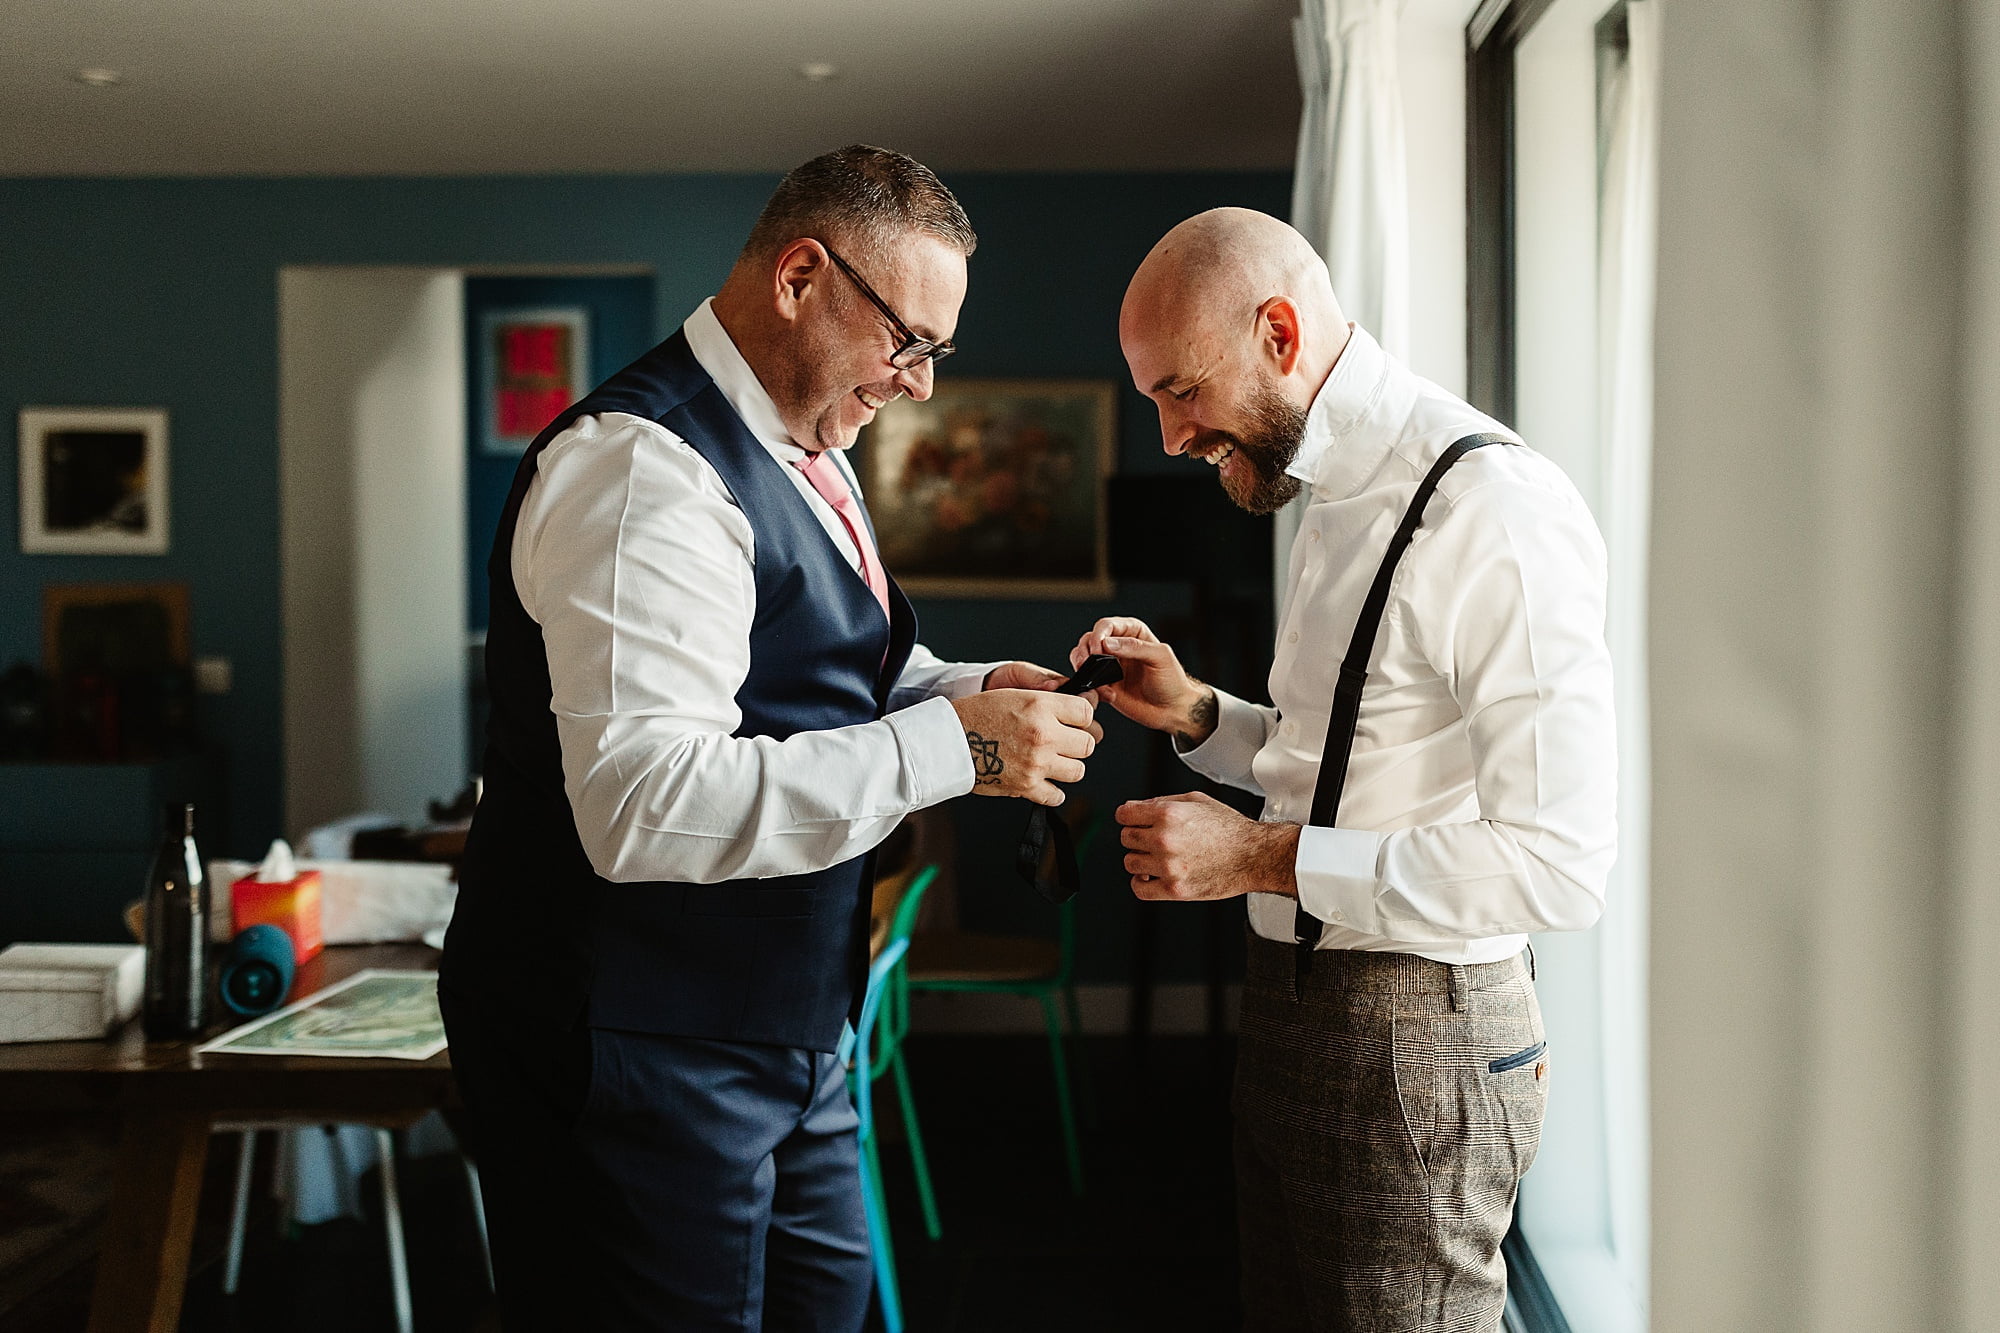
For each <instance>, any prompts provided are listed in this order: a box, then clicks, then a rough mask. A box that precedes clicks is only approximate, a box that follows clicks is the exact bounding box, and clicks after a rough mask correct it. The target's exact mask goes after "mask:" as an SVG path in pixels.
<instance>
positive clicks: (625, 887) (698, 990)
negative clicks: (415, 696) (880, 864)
mask: <svg viewBox="0 0 2000 1333" xmlns="http://www.w3.org/2000/svg"><path fill="white" fill-rule="evenodd" d="M604 412H625V413H630V414H632V415H634V416H640V417H645V418H647V419H649V420H653V421H657V422H659V423H660V424H661V425H662V426H665V427H666V428H667V429H668V430H671V431H672V432H674V434H676V435H678V436H679V437H680V438H681V439H683V440H685V441H687V442H688V444H689V445H690V446H692V447H693V448H694V449H695V450H696V451H697V452H698V453H700V454H701V456H702V457H703V458H704V459H705V460H707V462H708V463H709V464H710V465H711V466H712V467H714V469H715V470H716V472H717V474H718V475H720V476H721V478H722V480H723V483H724V484H725V485H727V486H728V488H729V492H730V494H731V495H732V496H734V497H735V499H736V503H737V504H738V505H739V506H740V507H741V508H742V510H743V513H744V516H745V517H746V518H748V519H749V521H750V527H751V531H752V533H753V535H754V539H755V543H756V546H755V553H756V556H755V558H756V588H757V609H756V615H755V619H754V621H753V622H752V625H751V629H750V670H749V674H748V676H747V677H746V678H745V679H744V681H743V685H742V688H741V689H739V690H738V691H737V693H736V703H737V706H738V707H739V708H740V709H741V710H742V713H743V721H742V725H741V726H740V727H739V728H738V730H737V732H736V734H737V735H738V736H773V737H777V738H779V739H783V738H785V737H787V736H791V735H793V734H795V733H797V732H801V731H824V730H828V729H831V728H835V727H845V726H851V725H853V724H855V723H860V722H869V721H873V720H874V719H876V718H879V717H881V716H882V713H883V710H884V708H885V707H886V705H887V702H888V697H889V690H890V687H891V686H892V685H893V684H894V683H895V681H896V678H897V676H898V675H899V674H901V672H902V668H903V664H904V662H905V661H906V660H907V659H908V657H909V653H910V647H911V644H912V643H913V642H914V641H915V639H916V616H915V614H914V613H913V612H912V611H911V609H910V604H909V601H908V599H907V598H905V597H904V596H903V593H902V591H901V590H900V589H899V588H897V587H896V586H895V584H894V583H893V582H892V583H891V584H890V586H889V606H890V615H889V617H888V619H887V620H886V621H885V620H884V618H883V615H882V608H881V604H880V603H878V602H877V601H876V600H875V597H874V594H873V593H871V592H870V591H869V589H868V585H867V583H866V582H865V581H864V580H863V579H862V578H861V576H860V575H859V574H857V573H856V572H855V570H854V567H853V566H852V565H851V564H849V563H848V561H847V559H846V557H845V556H844V555H843V554H842V553H841V551H840V549H839V548H838V547H837V546H836V545H835V544H834V542H833V540H832V538H830V537H829V536H828V535H827V532H826V529H825V528H823V527H822V526H821V525H820V522H819V519H818V518H817V517H816V516H815V515H814V513H813V510H812V508H811V507H810V506H809V505H808V503H807V502H806V500H805V498H804V497H803V496H801V495H800V494H799V492H798V490H797V488H796V487H795V486H794V485H793V483H792V481H791V479H790V478H788V477H787V476H785V474H784V471H783V468H784V464H782V463H780V462H778V461H777V460H776V459H774V458H773V457H772V456H771V454H770V452H769V451H768V450H767V449H765V448H764V446H763V445H762V444H760V443H758V441H757V439H756V437H755V436H754V435H752V434H751V433H750V430H749V428H748V427H746V426H745V425H744V424H743V422H742V420H741V419H740V418H739V417H738V416H737V415H736V413H735V412H734V410H733V409H731V407H730V406H729V403H728V400H727V399H725V398H724V397H723V395H722V391H721V390H720V389H718V388H717V387H716V386H715V383H714V381H713V380H711V379H710V378H709V376H708V374H707V372H706V371H704V370H703V369H702V368H701V364H700V363H699V362H698V361H696V360H695V358H694V353H693V351H692V350H691V349H690V348H689V346H688V342H687V338H686V336H685V335H684V334H679V333H677V334H675V335H674V336H673V337H672V338H669V339H668V340H667V341H666V342H663V343H661V344H660V345H659V346H658V347H655V348H654V349H653V350H652V351H650V352H648V353H647V354H646V355H645V356H643V357H641V358H639V360H637V361H635V362H633V363H632V364H631V365H629V366H627V367H626V368H625V369H624V370H621V371H620V372H618V374H616V375H614V376H612V377H611V378H610V379H609V380H607V381H605V382H604V383H603V384H602V385H600V386H599V387H598V388H597V389H596V390H594V391H593V392H591V393H590V394H589V395H588V396H587V397H585V398H584V399H583V400H582V401H580V402H578V403H575V404H574V405H572V406H571V407H570V408H568V409H567V410H566V411H564V412H563V414H562V415H561V416H559V417H557V418H556V420H555V421H554V422H552V423H551V424H550V425H549V427H548V429H547V430H544V431H543V432H542V433H541V435H540V436H538V437H537V438H536V439H535V441H534V443H533V444H532V445H530V446H529V448H528V452H527V454H526V456H525V457H523V458H522V460H521V466H520V470H519V471H518V472H517V473H516V474H515V476H514V486H513V490H512V491H511V492H510V493H509V495H508V497H507V505H506V508H505V510H503V511H502V514H501V518H500V529H499V532H498V533H497V535H496V536H495V538H494V542H493V554H492V557H491V559H490V560H489V561H488V563H487V575H488V578H489V581H490V584H491V588H492V608H493V609H492V618H491V623H490V625H489V627H488V630H487V636H486V681H487V690H488V694H489V697H490V699H491V701H492V713H491V718H490V721H489V723H488V727H487V747H486V763H485V775H484V776H485V780H486V789H485V795H484V796H483V798H482V799H481V801H480V803H479V808H478V810H477V811H476V812H475V813H474V815H473V819H472V830H471V833H470V834H469V835H468V837H467V840H466V848H465V859H464V862H463V864H462V865H461V867H460V870H459V896H458V907H457V910H456V912H455V914H454V916H453V919H452V924H451V930H450V933H449V935H448V937H447V939H446V942H445V956H444V962H443V964H442V966H441V978H440V979H441V984H443V985H445V986H448V987H450V988H451V989H452V990H453V991H454V992H455V993H458V994H460V995H463V996H464V997H465V998H467V999H468V1000H471V1001H473V1002H475V1003H480V1004H483V1005H487V1006H489V1007H493V1008H498V1009H504V1010H506V1011H507V1012H508V1013H510V1014H511V1015H513V1016H514V1017H515V1018H516V1019H518V1021H520V1022H522V1023H524V1024H529V1025H535V1026H541V1025H549V1026H554V1027H566V1026H569V1025H571V1024H573V1023H575V1022H576V1021H577V1019H578V1017H579V1016H581V1017H582V1018H583V1019H584V1021H586V1022H588V1023H589V1024H591V1025H592V1026H596V1027H608V1028H622V1029H626V1030H629V1031H636V1032H653V1033H662V1034H668V1035H672V1036H682V1037H706V1038H713V1039H717V1040H724V1041H747V1042H761V1043H770V1044H774V1045H780V1046H793V1047H805V1048H809V1049H812V1050H820V1051H832V1050H833V1049H834V1048H835V1046H836V1045H837V1043H838V1041H839V1038H840V1030H841V1025H842V1023H843V1022H844V1021H845V1020H847V1019H848V1018H850V1017H852V1016H853V1015H854V1012H855V1011H856V1010H857V1009H858V1007H859V1004H860V998H861V990H862V985H863V982H864V980H865V977H866V972H867V964H868V907H869V888H870V878H871V876H870V874H869V869H870V861H871V858H868V857H860V858H856V859H854V860H851V861H847V862H844V863H842V864H840V865H836V866H832V867H829V868H828V869H825V870H820V871H814V872H812V873H809V874H803V875H785V876H780V877H777V878H772V879H762V880H739V881H735V882H732V883H725V884H688V883H681V882H678V881H676V880H674V879H673V878H672V871H673V867H672V866H671V865H662V866H661V867H660V870H661V872H662V875H663V878H661V879H660V880H657V881H654V882H649V883H632V884H614V883H612V882H610V881H609V880H606V879H603V878H602V877H600V876H599V875H598V874H597V873H596V872H595V871H594V870H592V869H591V866H590V862H589V860H588V859H587V858H586V856H585V855H584V851H583V843H582V841H581V839H580V838H579V837H578V835H577V829H576V821H575V817H574V815H573V814H572V812H571V810H570V805H569V800H568V797H567V796H566V795H565V794H564V791H563V772H562V755H561V750H560V747H559V745H558V743H557V738H556V725H555V716H554V714H553V713H552V712H551V711H550V707H549V703H550V698H551V695H552V692H551V689H550V685H549V665H548V655H547V652H546V650H545V648H544V645H543V642H542V631H541V626H539V625H538V624H536V623H535V621H534V620H533V619H531V618H530V617H529V616H528V614H527V612H526V611H525V610H524V609H523V608H522V606H521V600H520V597H519V596H518V595H517V594H516V592H515V589H514V578H513V562H512V552H513V545H514V528H515V525H516V523H517V522H518V520H519V518H520V513H521V502H522V500H523V498H524V497H525V496H526V495H527V492H528V486H529V483H530V482H532V481H533V480H534V476H535V467H536V460H537V459H538V458H539V457H540V455H541V452H542V450H543V448H544V447H546V446H547V444H548V443H549V441H550V440H552V439H554V438H555V437H556V436H557V435H558V434H560V433H561V432H562V431H563V430H565V429H566V428H567V427H568V426H569V425H570V424H571V423H572V422H573V421H575V420H576V419H577V418H578V417H581V416H586V415H590V414H594V413H604ZM586 447H587V446H586ZM871 535H872V533H871Z"/></svg>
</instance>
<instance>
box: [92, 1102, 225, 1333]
mask: <svg viewBox="0 0 2000 1333" xmlns="http://www.w3.org/2000/svg"><path fill="white" fill-rule="evenodd" d="M208 1131H209V1122H208V1117H207V1116H206V1115H204V1114H202V1113H200V1112H185V1111H141V1110H132V1111H127V1112H126V1113H125V1124H124V1126H123V1128H122V1130H121V1131H120V1133H119V1138H118V1164H117V1174H116V1176H115V1177H114V1178H113V1181H112V1187H111V1215H110V1217H109V1218H108V1219H107V1220H106V1222H105V1224H104V1241H103V1244H102V1245H101V1246H100V1248H99V1250H98V1255H97V1285H96V1287H95V1288H94V1289H93V1290H92V1291H91V1295H90V1333H140V1331H141V1330H143V1333H174V1330H175V1329H176V1328H177V1327H179V1325H180V1318H181V1296H182V1294H183V1292H184V1290H185V1288H186V1286H187V1271H188V1249H189V1246H190V1245H191V1244H192V1243H193V1241H194V1219H195V1208H196V1205H197V1204H198V1203H200V1201H201V1176H202V1167H203V1164H204V1163H205V1162H206V1161H207V1158H208Z"/></svg>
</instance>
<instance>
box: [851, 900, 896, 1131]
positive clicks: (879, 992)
mask: <svg viewBox="0 0 2000 1333" xmlns="http://www.w3.org/2000/svg"><path fill="white" fill-rule="evenodd" d="M909 951H910V942H909V941H908V940H907V939H901V940H890V941H889V943H888V944H886V945H884V946H883V947H882V952H881V953H878V954H876V955H875V961H874V962H872V963H870V964H869V965H868V990H867V992H866V993H865V994H863V996H862V997H861V1021H860V1022H859V1023H858V1024H856V1025H855V1028H854V1048H853V1049H854V1076H853V1079H852V1086H853V1088H854V1108H855V1111H856V1113H857V1114H858V1115H859V1116H860V1117H861V1130H860V1133H861V1138H862V1140H863V1141H864V1142H865V1141H866V1140H867V1139H868V1136H869V1135H870V1134H872V1133H874V1130H875V1099H874V1097H872V1096H871V1095H870V1089H869V1085H870V1084H871V1083H873V1082H874V1079H875V1076H874V1074H873V1073H872V1072H871V1067H872V1065H873V1063H874V1062H872V1061H871V1060H870V1059H869V1037H870V1036H871V1035H872V1034H873V1033H874V1031H875V1019H876V1016H877V1015H878V1014H879V1013H880V1012H881V1009H882V997H883V995H884V994H885V993H886V992H887V991H888V990H889V989H890V979H891V978H892V977H893V976H895V975H896V974H897V973H898V972H899V971H900V970H901V968H902V964H903V955H904V954H906V953H908V952H909Z"/></svg>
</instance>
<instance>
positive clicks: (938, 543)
mask: <svg viewBox="0 0 2000 1333" xmlns="http://www.w3.org/2000/svg"><path fill="white" fill-rule="evenodd" d="M1116 403H1117V390H1116V388H1115V386H1113V384H1112V383H1111V381H1109V380H940V381H939V382H938V385H937V389H936V392H935V393H934V394H933V395H932V396H931V398H930V399H929V400H928V401H926V402H921V403H919V402H914V401H912V400H911V399H908V398H899V399H897V400H896V401H894V402H892V403H890V404H888V405H887V406H885V407H884V408H883V409H882V410H881V411H880V412H879V413H878V414H877V415H876V417H875V420H874V422H873V423H872V424H871V425H870V426H869V427H868V428H867V430H866V431H865V432H864V433H863V435H862V437H861V440H860V441H859V443H860V446H861V448H860V449H859V450H858V465H859V469H860V477H861V487H862V491H863V492H864V493H865V494H866V496H867V498H868V511H869V513H870V514H871V515H872V516H873V518H874V520H875V534H876V539H877V542H878V543H879V545H880V546H881V548H882V561H883V563H884V564H886V565H887V566H888V567H889V570H890V572H891V573H893V574H894V575H895V576H896V580H897V582H899V583H901V584H902V585H903V587H904V589H905V590H906V591H908V592H909V593H911V594H912V595H913V596H924V597H1077V598H1086V597H1107V596H1109V595H1110V593H1111V571H1110V562H1109V560H1108V558H1107V555H1106V550H1107V546H1106V538H1105V529H1106V524H1105V498H1104V493H1105V479H1106V478H1107V477H1109V476H1110V475H1111V468H1112V461H1113V459H1114V457H1115V456H1116V452H1117V448H1118V436H1117V432H1116V430H1115V422H1114V416H1115V408H1116Z"/></svg>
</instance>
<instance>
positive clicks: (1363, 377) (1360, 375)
mask: <svg viewBox="0 0 2000 1333" xmlns="http://www.w3.org/2000/svg"><path fill="white" fill-rule="evenodd" d="M1347 327H1348V339H1347V346H1346V347H1345V348H1344V349H1342V351H1341V353H1340V359H1339V360H1338V361H1335V362H1334V363H1333V370H1332V371H1331V372H1330V373H1329V374H1328V375H1327V377H1326V383H1324V384H1322V385H1320V386H1319V392H1318V393H1317V394H1315V395H1314V396H1313V401H1312V407H1311V408H1310V409H1309V410H1308V411H1307V412H1306V435H1305V439H1304V440H1302V441H1300V443H1299V452H1298V456H1297V457H1295V458H1293V459H1292V463H1291V466H1290V467H1287V468H1286V469H1285V471H1286V472H1287V473H1289V474H1290V475H1292V476H1294V477H1297V478H1298V479H1299V480H1300V481H1303V482H1305V483H1306V484H1307V485H1308V486H1311V487H1312V488H1313V489H1314V490H1316V491H1321V492H1325V493H1327V494H1329V495H1334V496H1341V497H1345V496H1347V495H1351V494H1352V493H1353V492H1354V489H1355V487H1357V486H1359V485H1360V484H1361V483H1362V482H1363V481H1365V480H1366V479H1367V478H1368V477H1369V476H1370V475H1371V474H1373V472H1374V471H1375V465H1376V464H1377V463H1379V462H1380V461H1381V455H1382V454H1384V453H1386V452H1387V451H1388V449H1389V447H1390V444H1391V443H1392V436H1391V435H1390V434H1389V433H1387V432H1381V431H1374V432H1368V433H1366V434H1363V435H1360V436H1359V437H1358V438H1350V437H1355V436H1356V429H1355V428H1356V427H1358V426H1360V425H1361V424H1362V423H1363V422H1364V421H1366V420H1367V419H1368V417H1369V415H1370V414H1371V413H1372V412H1374V411H1375V409H1376V407H1377V406H1379V405H1380V403H1381V401H1382V394H1383V391H1384V390H1385V389H1387V388H1388V386H1389V375H1390V372H1391V369H1392V363H1391V361H1390V360H1389V354H1388V353H1387V352H1385V351H1383V350H1382V345H1381V344H1380V343H1378V342H1376V341H1375V339H1374V338H1373V337H1371V336H1370V335H1369V333H1368V330H1366V329H1364V328H1362V327H1361V326H1360V325H1359V324H1349V325H1348V326H1347Z"/></svg>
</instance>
